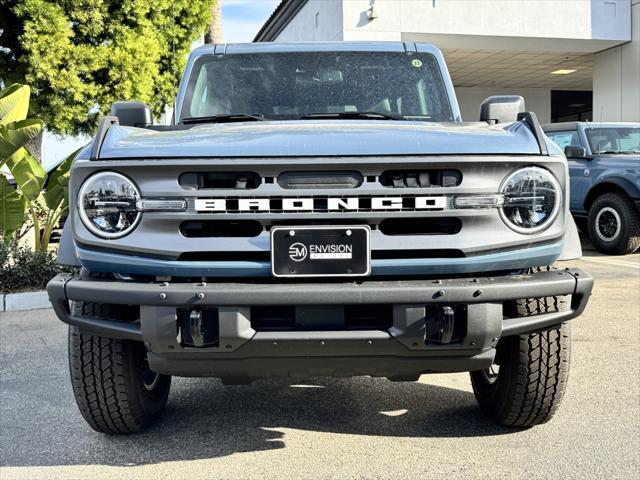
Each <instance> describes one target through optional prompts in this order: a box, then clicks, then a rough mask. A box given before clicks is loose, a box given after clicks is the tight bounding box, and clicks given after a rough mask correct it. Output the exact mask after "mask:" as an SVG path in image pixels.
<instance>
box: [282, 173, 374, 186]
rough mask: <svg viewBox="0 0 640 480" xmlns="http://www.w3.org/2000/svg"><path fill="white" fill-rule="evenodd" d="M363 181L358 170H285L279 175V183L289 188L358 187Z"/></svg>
mask: <svg viewBox="0 0 640 480" xmlns="http://www.w3.org/2000/svg"><path fill="white" fill-rule="evenodd" d="M362 181H363V177H362V174H361V173H358V172H285V173H283V174H281V175H280V176H278V185H280V186H281V187H282V188H286V189H289V190H297V189H305V188H326V189H336V188H356V187H359V186H360V185H362Z"/></svg>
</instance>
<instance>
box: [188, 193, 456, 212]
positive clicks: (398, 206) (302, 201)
mask: <svg viewBox="0 0 640 480" xmlns="http://www.w3.org/2000/svg"><path fill="white" fill-rule="evenodd" d="M446 208H447V197H444V196H440V197H437V196H419V197H409V196H394V197H344V198H343V197H308V198H287V197H281V198H196V201H195V209H196V212H207V213H228V212H238V213H244V212H285V213H290V212H316V211H317V212H332V211H348V212H356V211H359V212H370V211H380V210H409V211H411V210H444V209H446Z"/></svg>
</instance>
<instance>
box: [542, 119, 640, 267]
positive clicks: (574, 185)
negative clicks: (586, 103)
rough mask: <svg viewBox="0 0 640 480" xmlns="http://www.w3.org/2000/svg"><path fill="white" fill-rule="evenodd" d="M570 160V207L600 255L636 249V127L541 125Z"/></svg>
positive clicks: (639, 199) (639, 173)
mask: <svg viewBox="0 0 640 480" xmlns="http://www.w3.org/2000/svg"><path fill="white" fill-rule="evenodd" d="M543 128H544V131H545V133H546V134H547V136H548V137H549V138H550V139H551V140H553V141H554V142H555V143H556V144H558V146H559V147H560V148H562V149H563V150H564V152H565V155H566V156H567V160H568V161H569V176H570V178H571V199H570V203H569V208H570V210H571V213H572V214H573V216H574V218H575V219H576V223H577V224H578V227H579V228H580V230H582V231H583V232H588V233H589V238H590V239H591V241H592V242H593V244H594V246H595V247H596V248H597V249H598V250H599V251H600V252H602V253H608V254H613V255H624V254H627V253H632V252H635V251H636V250H638V247H640V123H589V122H565V123H553V124H549V125H545V126H543Z"/></svg>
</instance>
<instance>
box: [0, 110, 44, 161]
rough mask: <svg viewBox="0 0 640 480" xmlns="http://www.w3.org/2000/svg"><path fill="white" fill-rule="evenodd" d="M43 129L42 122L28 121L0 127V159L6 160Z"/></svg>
mask: <svg viewBox="0 0 640 480" xmlns="http://www.w3.org/2000/svg"><path fill="white" fill-rule="evenodd" d="M43 127H44V123H43V122H42V120H37V119H31V118H30V119H28V120H21V121H19V122H12V123H10V124H8V125H0V159H2V160H6V159H7V158H8V157H10V156H12V155H13V154H14V153H16V152H17V151H18V150H20V149H21V148H22V147H24V146H25V145H26V144H27V142H29V140H31V139H32V138H35V137H36V136H37V135H38V134H39V133H40V132H41V131H42V128H43Z"/></svg>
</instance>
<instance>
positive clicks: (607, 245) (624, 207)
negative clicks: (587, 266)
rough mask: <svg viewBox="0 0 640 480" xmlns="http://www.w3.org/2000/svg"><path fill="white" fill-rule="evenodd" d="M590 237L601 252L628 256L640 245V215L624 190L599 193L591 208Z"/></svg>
mask: <svg viewBox="0 0 640 480" xmlns="http://www.w3.org/2000/svg"><path fill="white" fill-rule="evenodd" d="M589 238H590V239H591V242H592V243H593V245H594V246H595V247H596V249H597V250H598V251H600V252H602V253H607V254H609V255H625V254H627V253H632V252H635V251H636V250H637V249H638V247H640V216H639V215H638V211H637V210H636V208H635V206H634V205H633V202H631V200H630V199H629V198H628V197H627V196H626V195H623V194H621V193H605V194H604V195H600V196H599V197H598V198H596V200H595V201H594V202H593V204H592V205H591V208H590V209H589Z"/></svg>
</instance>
